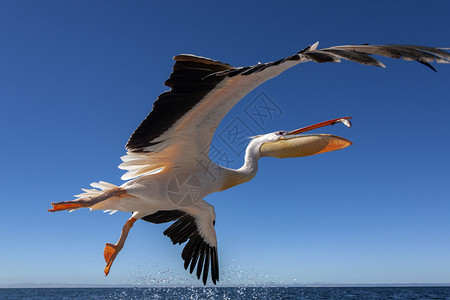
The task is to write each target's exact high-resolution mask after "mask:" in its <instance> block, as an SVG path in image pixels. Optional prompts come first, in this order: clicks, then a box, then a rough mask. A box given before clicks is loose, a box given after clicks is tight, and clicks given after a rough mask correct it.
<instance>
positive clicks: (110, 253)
mask: <svg viewBox="0 0 450 300" xmlns="http://www.w3.org/2000/svg"><path fill="white" fill-rule="evenodd" d="M136 220H137V219H135V218H133V217H131V218H130V219H128V221H127V222H126V223H125V225H124V226H123V228H122V234H121V235H120V238H119V241H118V242H117V243H116V244H115V245H113V244H110V243H106V246H105V250H103V256H104V257H105V261H106V267H105V276H108V274H109V270H110V269H111V266H112V263H113V262H114V260H115V259H116V257H117V254H119V252H120V250H122V248H123V245H124V244H125V240H126V239H127V236H128V232H129V231H130V229H131V227H133V224H134V222H136Z"/></svg>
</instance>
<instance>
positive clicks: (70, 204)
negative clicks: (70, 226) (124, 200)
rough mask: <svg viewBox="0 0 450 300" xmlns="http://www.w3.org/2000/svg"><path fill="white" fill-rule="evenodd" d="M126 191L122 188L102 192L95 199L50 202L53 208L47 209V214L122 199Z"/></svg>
mask: <svg viewBox="0 0 450 300" xmlns="http://www.w3.org/2000/svg"><path fill="white" fill-rule="evenodd" d="M127 195H128V194H127V191H126V190H124V189H123V188H116V189H112V190H109V191H106V192H104V193H103V194H101V195H99V196H97V197H88V198H81V199H77V200H72V201H63V202H56V203H54V202H52V206H53V208H51V209H49V210H48V211H49V212H55V211H61V210H71V209H77V208H82V207H91V206H94V205H95V204H98V203H100V202H102V201H105V200H108V199H111V198H114V197H124V196H127Z"/></svg>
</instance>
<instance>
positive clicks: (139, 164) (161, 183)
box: [49, 43, 450, 284]
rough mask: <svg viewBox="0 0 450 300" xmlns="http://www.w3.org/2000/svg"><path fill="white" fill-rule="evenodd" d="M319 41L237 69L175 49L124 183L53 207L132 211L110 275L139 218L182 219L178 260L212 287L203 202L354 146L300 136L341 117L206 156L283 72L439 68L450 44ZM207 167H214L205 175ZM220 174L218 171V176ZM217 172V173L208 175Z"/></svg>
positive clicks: (211, 216) (112, 250)
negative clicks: (266, 161)
mask: <svg viewBox="0 0 450 300" xmlns="http://www.w3.org/2000/svg"><path fill="white" fill-rule="evenodd" d="M317 45H318V43H315V44H314V45H312V46H309V47H307V48H305V49H303V50H301V51H300V52H298V53H297V54H294V55H292V56H289V57H286V58H283V59H281V60H278V61H275V62H270V63H265V64H258V65H255V66H251V67H243V68H235V67H232V66H230V65H228V64H226V63H222V62H219V61H216V60H211V59H208V58H204V57H199V56H194V55H177V56H175V57H174V60H175V65H174V66H173V72H172V74H171V75H170V78H169V79H168V80H167V81H166V82H165V85H166V86H168V87H170V88H171V90H170V91H167V92H165V93H163V94H161V95H160V96H159V97H158V99H157V100H156V102H155V103H154V105H153V110H152V111H151V112H150V114H149V115H148V116H147V117H146V119H145V120H144V121H143V122H142V123H141V124H140V125H139V127H138V128H137V129H136V130H135V132H134V133H133V134H132V135H131V137H130V139H129V141H128V143H127V145H126V148H127V154H126V155H125V156H123V157H122V161H123V163H122V164H121V165H120V166H119V168H121V169H124V170H127V172H126V173H125V174H124V175H123V176H122V179H123V180H128V181H127V182H125V183H124V184H122V185H121V186H116V185H113V184H110V183H106V182H102V181H100V182H98V183H92V184H91V186H92V187H93V188H94V189H83V191H84V193H82V194H80V195H77V196H76V197H77V199H75V200H73V201H65V202H58V203H52V205H53V208H52V209H49V211H51V212H55V211H61V210H74V209H78V208H82V207H88V208H90V209H102V210H106V211H112V212H115V211H117V210H120V211H124V212H131V213H132V216H131V218H130V219H128V220H127V221H126V223H125V225H124V227H123V229H122V233H121V236H120V238H119V241H118V242H117V243H116V244H114V245H113V244H109V243H107V244H106V246H105V249H104V257H105V261H106V267H105V269H104V272H105V275H108V273H109V271H110V268H111V265H112V263H113V261H114V259H115V258H116V256H117V254H118V253H119V251H120V250H121V249H122V247H123V246H124V243H125V240H126V238H127V235H128V232H129V230H130V229H131V227H132V226H133V224H134V222H135V221H136V220H139V219H143V220H145V221H148V222H152V223H165V222H172V221H175V222H174V223H173V224H172V225H171V226H170V227H169V228H167V230H165V231H164V234H165V235H166V236H168V237H169V238H170V239H171V240H172V242H173V244H176V243H179V244H182V243H185V242H187V244H186V246H185V247H184V249H183V252H182V254H181V257H182V258H183V260H184V267H185V269H187V268H188V267H189V271H190V272H191V273H192V272H193V271H194V269H195V267H196V266H197V271H196V273H197V278H198V279H200V277H201V276H202V280H203V283H204V284H206V282H207V279H208V272H209V270H211V272H210V273H211V280H212V282H213V283H214V284H215V283H216V282H217V281H218V280H219V264H218V254H217V238H216V233H215V230H214V224H215V218H216V215H215V212H214V207H213V206H212V205H210V204H209V203H208V202H206V201H204V200H203V198H204V197H206V196H207V195H209V194H211V193H214V192H219V191H223V190H226V189H228V188H230V187H233V186H235V185H238V184H241V183H244V182H247V181H249V180H251V179H252V178H253V177H254V176H255V175H256V172H257V170H258V160H259V159H260V158H261V157H264V156H272V157H278V158H286V157H301V156H308V155H314V154H319V153H324V152H328V151H333V150H339V149H343V148H345V147H347V146H349V145H351V142H350V141H348V140H346V139H344V138H341V137H337V136H333V135H325V134H307V135H299V134H300V133H302V132H306V131H309V130H311V129H315V128H320V127H323V126H327V125H332V124H335V123H339V122H342V123H344V124H345V125H347V126H349V127H350V121H349V119H350V117H345V118H338V119H333V120H329V121H325V122H322V123H318V124H315V125H311V126H308V127H304V128H301V129H297V130H292V131H277V132H272V133H268V134H264V135H260V136H256V137H253V138H252V139H251V140H250V143H249V145H248V146H247V149H246V152H245V162H244V165H243V166H242V167H241V168H239V169H237V170H233V169H229V168H225V167H222V166H219V165H217V164H215V163H214V162H212V161H211V160H210V158H209V157H208V153H209V147H210V144H211V140H212V138H213V135H214V132H215V130H216V128H217V126H218V125H219V123H220V121H221V120H222V119H223V117H224V116H225V115H226V114H227V113H228V111H229V110H230V109H231V108H232V107H233V106H234V105H235V104H236V103H237V102H238V101H239V100H241V99H242V98H243V97H244V96H245V95H246V94H247V93H249V92H250V91H252V90H253V89H254V88H256V87H257V86H258V85H260V84H261V83H263V82H265V81H266V80H268V79H271V78H273V77H275V76H277V75H279V74H280V73H281V72H283V71H285V70H287V69H289V68H291V67H293V66H295V65H297V64H299V63H304V62H308V61H314V62H319V63H322V62H340V60H341V59H345V60H350V61H354V62H357V63H360V64H367V65H373V66H379V67H385V66H384V64H382V63H381V62H379V61H378V60H376V59H374V58H372V57H371V56H370V55H373V54H375V55H381V56H387V57H392V58H402V59H404V60H415V61H418V62H420V63H422V64H424V65H426V66H428V67H430V68H431V69H433V70H434V71H435V69H434V68H433V67H432V66H431V65H430V63H431V62H433V61H436V62H438V63H449V62H450V53H447V52H446V51H444V50H443V49H444V48H432V47H424V46H410V45H378V46H373V45H350V46H336V47H331V48H324V49H320V50H318V49H317ZM205 166H207V167H208V172H205ZM211 172H213V173H211ZM211 175H213V176H211Z"/></svg>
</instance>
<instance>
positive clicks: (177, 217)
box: [142, 210, 219, 284]
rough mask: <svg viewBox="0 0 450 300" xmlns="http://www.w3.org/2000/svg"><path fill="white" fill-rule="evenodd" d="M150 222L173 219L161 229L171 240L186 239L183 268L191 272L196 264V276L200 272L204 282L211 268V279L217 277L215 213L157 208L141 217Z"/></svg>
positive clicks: (180, 242)
mask: <svg viewBox="0 0 450 300" xmlns="http://www.w3.org/2000/svg"><path fill="white" fill-rule="evenodd" d="M142 219H143V220H144V221H147V222H152V223H156V224H159V223H166V222H171V221H175V222H174V223H173V224H172V225H170V227H169V228H167V229H166V230H165V231H164V235H166V236H168V237H169V238H170V239H171V240H172V243H173V244H174V245H175V244H180V245H181V244H182V243H184V242H186V241H188V242H187V244H186V246H184V249H183V252H182V254H181V257H182V258H183V260H184V268H185V269H186V270H187V268H188V267H189V265H190V267H189V271H190V272H191V273H192V272H193V271H194V269H195V266H197V278H198V279H200V276H202V273H203V276H202V280H203V284H206V281H207V280H208V272H209V270H210V269H211V280H212V282H213V283H214V284H216V282H217V281H219V259H218V256H217V238H216V231H215V229H214V224H215V221H214V215H212V214H208V213H206V214H205V213H203V214H198V213H196V214H191V213H187V212H184V211H181V210H160V211H157V212H156V213H154V214H151V215H148V216H145V217H143V218H142Z"/></svg>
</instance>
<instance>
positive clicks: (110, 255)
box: [103, 243, 121, 276]
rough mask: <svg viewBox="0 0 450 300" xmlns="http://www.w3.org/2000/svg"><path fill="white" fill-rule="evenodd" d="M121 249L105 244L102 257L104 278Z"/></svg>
mask: <svg viewBox="0 0 450 300" xmlns="http://www.w3.org/2000/svg"><path fill="white" fill-rule="evenodd" d="M120 250H121V249H119V247H118V246H116V245H113V244H110V243H106V246H105V250H103V255H104V256H105V261H106V267H105V276H108V274H109V269H111V266H112V263H113V262H114V259H115V258H116V256H117V254H119V252H120Z"/></svg>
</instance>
